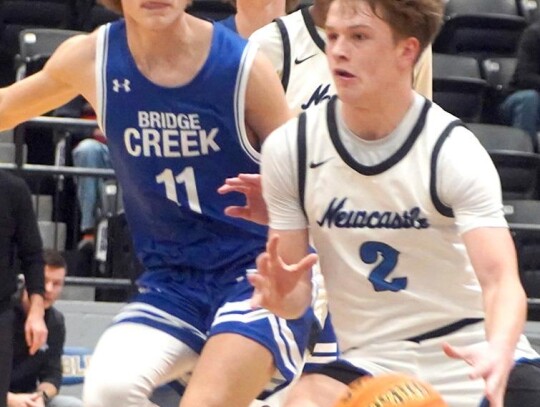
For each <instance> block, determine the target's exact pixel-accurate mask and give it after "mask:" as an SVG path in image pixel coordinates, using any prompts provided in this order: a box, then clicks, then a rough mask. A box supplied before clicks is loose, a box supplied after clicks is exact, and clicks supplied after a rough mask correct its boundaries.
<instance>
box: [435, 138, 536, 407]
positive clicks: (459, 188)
mask: <svg viewBox="0 0 540 407" xmlns="http://www.w3.org/2000/svg"><path fill="white" fill-rule="evenodd" d="M460 133H461V134H460ZM441 167H442V168H441ZM438 177H444V180H443V179H440V181H439V182H440V184H439V185H438V188H439V186H440V190H441V198H442V201H443V202H444V203H447V204H449V206H450V207H451V208H452V210H453V212H454V216H455V219H456V224H457V227H458V228H459V230H460V232H461V235H462V238H463V241H464V243H465V246H466V248H467V253H468V254H469V258H470V260H471V263H472V266H473V268H474V271H475V273H476V276H477V278H478V281H479V283H480V285H481V287H482V295H483V304H484V311H485V317H486V321H485V324H486V338H487V343H485V344H479V345H478V346H469V347H457V348H456V347H452V346H450V345H446V346H445V351H446V352H447V354H448V355H450V356H452V357H456V358H461V359H463V360H465V361H466V362H467V363H469V364H471V366H472V371H471V377H473V378H483V379H484V381H485V383H486V386H485V393H486V396H487V397H488V399H489V401H490V403H491V404H490V405H492V406H493V407H502V401H503V396H504V391H505V387H506V382H507V379H508V375H509V373H510V370H511V368H512V366H513V356H514V352H515V347H516V343H517V342H518V339H519V337H520V335H521V333H522V331H523V326H524V323H525V318H526V297H525V293H524V291H523V287H522V286H521V283H520V280H519V275H518V266H517V259H516V252H515V247H514V243H513V240H512V237H511V235H510V232H509V230H508V226H507V222H506V220H505V218H504V214H503V212H502V207H503V206H502V200H501V196H502V193H501V186H500V181H499V178H498V174H497V170H496V168H495V166H494V165H493V162H492V161H491V159H490V157H489V155H488V153H487V152H486V151H485V149H484V148H483V147H482V146H481V145H480V142H479V141H478V139H476V137H474V135H473V134H472V133H471V132H470V131H468V130H466V129H464V128H458V129H455V130H454V131H453V133H452V135H451V136H450V137H449V139H448V140H447V141H446V142H445V145H443V148H442V149H441V156H440V162H439V168H438Z"/></svg>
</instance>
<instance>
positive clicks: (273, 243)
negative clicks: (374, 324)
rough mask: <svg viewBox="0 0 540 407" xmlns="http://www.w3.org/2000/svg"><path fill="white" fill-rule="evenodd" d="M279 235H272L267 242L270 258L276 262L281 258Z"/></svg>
mask: <svg viewBox="0 0 540 407" xmlns="http://www.w3.org/2000/svg"><path fill="white" fill-rule="evenodd" d="M278 245H279V235H272V236H271V237H270V239H268V242H266V252H267V253H268V255H269V260H270V261H272V262H275V261H277V260H278V259H279V255H278Z"/></svg>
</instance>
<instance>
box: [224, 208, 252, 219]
mask: <svg viewBox="0 0 540 407" xmlns="http://www.w3.org/2000/svg"><path fill="white" fill-rule="evenodd" d="M225 215H227V216H230V217H232V218H242V219H248V220H249V218H248V217H249V209H248V208H246V207H243V206H228V207H226V208H225Z"/></svg>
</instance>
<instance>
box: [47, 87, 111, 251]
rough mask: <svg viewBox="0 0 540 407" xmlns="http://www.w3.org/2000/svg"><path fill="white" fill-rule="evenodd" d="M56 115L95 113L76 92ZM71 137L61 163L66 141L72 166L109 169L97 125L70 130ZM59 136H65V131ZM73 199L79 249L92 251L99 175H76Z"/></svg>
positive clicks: (88, 115) (91, 116) (85, 116)
mask: <svg viewBox="0 0 540 407" xmlns="http://www.w3.org/2000/svg"><path fill="white" fill-rule="evenodd" d="M55 116H57V117H72V118H81V119H89V120H96V113H95V111H94V109H93V108H92V107H91V106H90V104H89V103H88V102H87V101H86V100H85V99H84V98H83V97H82V96H78V97H76V98H74V99H73V100H71V101H70V102H69V103H66V104H65V105H63V106H61V107H60V108H58V109H56V111H55ZM68 134H69V137H70V138H71V141H70V142H69V143H65V146H66V152H64V153H63V154H62V156H63V157H64V160H62V164H67V162H68V160H66V159H65V155H66V154H70V153H69V150H70V148H68V147H67V145H70V146H74V148H73V149H72V150H71V158H72V160H73V166H75V167H82V168H95V169H110V168H112V164H111V159H110V156H109V148H108V147H107V144H106V143H107V140H106V137H105V135H104V134H103V132H102V131H101V130H100V129H99V127H95V128H91V129H84V130H77V131H70V132H69V133H68ZM60 137H66V135H65V134H63V135H61V136H60ZM75 183H76V186H77V200H78V203H79V209H80V212H81V217H80V223H79V230H80V234H81V240H80V242H79V247H78V248H79V249H80V250H81V249H83V248H84V247H90V248H91V251H93V245H94V240H95V227H96V223H97V222H96V213H97V208H98V202H99V199H100V192H101V185H102V183H103V179H102V178H100V177H91V176H82V177H77V178H76V182H75Z"/></svg>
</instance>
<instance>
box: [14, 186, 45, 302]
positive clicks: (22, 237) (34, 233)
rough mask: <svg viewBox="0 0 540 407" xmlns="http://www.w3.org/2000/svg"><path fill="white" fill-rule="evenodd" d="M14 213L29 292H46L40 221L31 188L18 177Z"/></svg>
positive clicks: (20, 257)
mask: <svg viewBox="0 0 540 407" xmlns="http://www.w3.org/2000/svg"><path fill="white" fill-rule="evenodd" d="M15 185H16V191H13V192H14V194H15V196H14V199H15V200H16V206H15V208H14V215H15V217H16V230H15V242H16V247H17V256H18V257H19V259H20V262H21V271H22V272H23V274H24V277H25V280H26V289H27V290H28V293H29V294H43V293H44V292H45V276H44V271H43V269H44V263H43V243H42V241H41V235H40V234H39V228H38V223H37V220H36V215H35V213H34V208H33V206H32V197H31V194H30V189H29V188H28V186H27V185H26V182H25V181H24V180H23V179H20V178H19V179H17V183H16V184H15Z"/></svg>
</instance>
